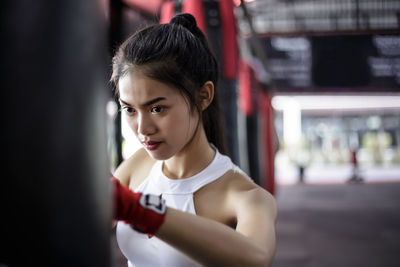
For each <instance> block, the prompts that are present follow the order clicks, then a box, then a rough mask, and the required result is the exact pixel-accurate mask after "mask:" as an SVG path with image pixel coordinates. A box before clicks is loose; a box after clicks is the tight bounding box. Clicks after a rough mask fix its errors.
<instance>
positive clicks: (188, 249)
mask: <svg viewBox="0 0 400 267" xmlns="http://www.w3.org/2000/svg"><path fill="white" fill-rule="evenodd" d="M237 197H238V199H236V200H235V201H236V203H235V208H236V211H237V220H238V221H237V227H236V231H235V230H234V229H232V228H230V227H228V226H226V225H224V224H222V223H219V222H216V221H213V220H210V219H207V218H203V217H200V216H196V215H192V214H189V213H185V212H181V211H178V210H175V209H171V208H169V209H168V210H167V214H166V220H165V223H164V224H163V225H162V226H161V228H160V229H159V231H158V232H157V233H156V236H157V237H159V238H160V239H162V240H164V241H165V242H167V243H168V244H170V245H172V246H173V247H175V248H176V249H178V250H180V251H182V252H183V253H184V254H186V255H188V256H189V257H191V258H192V259H194V260H195V261H197V262H199V263H200V264H202V265H205V266H268V265H269V264H271V262H272V259H273V256H274V253H275V220H276V204H275V201H274V198H273V197H272V196H271V195H269V193H267V192H266V191H264V190H263V189H261V188H256V189H252V190H247V191H245V192H240V193H237Z"/></svg>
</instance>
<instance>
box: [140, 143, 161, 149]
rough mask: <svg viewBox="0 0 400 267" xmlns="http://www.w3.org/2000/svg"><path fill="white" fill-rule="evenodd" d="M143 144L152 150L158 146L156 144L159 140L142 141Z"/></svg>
mask: <svg viewBox="0 0 400 267" xmlns="http://www.w3.org/2000/svg"><path fill="white" fill-rule="evenodd" d="M143 144H144V146H145V147H146V149H147V150H150V151H152V150H156V149H157V148H158V146H159V145H160V144H161V142H153V141H149V142H144V143H143Z"/></svg>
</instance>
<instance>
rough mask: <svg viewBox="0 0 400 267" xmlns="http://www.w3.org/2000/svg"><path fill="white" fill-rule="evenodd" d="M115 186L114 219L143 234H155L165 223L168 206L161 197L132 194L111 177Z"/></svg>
mask: <svg viewBox="0 0 400 267" xmlns="http://www.w3.org/2000/svg"><path fill="white" fill-rule="evenodd" d="M111 183H112V184H113V186H114V219H116V220H119V221H124V222H125V223H127V224H130V225H131V226H132V227H133V228H135V229H136V230H138V231H140V232H142V233H148V234H155V233H156V232H157V230H158V229H159V228H160V226H161V225H162V224H163V223H164V220H165V213H166V205H165V201H164V200H163V199H161V197H158V196H155V195H148V194H142V193H135V192H132V191H131V190H130V189H129V188H127V187H126V186H123V185H121V183H120V182H119V180H117V179H116V178H115V177H111Z"/></svg>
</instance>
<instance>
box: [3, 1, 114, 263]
mask: <svg viewBox="0 0 400 267" xmlns="http://www.w3.org/2000/svg"><path fill="white" fill-rule="evenodd" d="M99 4H100V1H96V0H85V1H81V0H69V1H44V0H37V1H15V0H5V1H2V8H1V11H0V20H1V21H0V27H1V28H0V29H1V31H0V33H1V36H2V38H1V49H0V51H1V52H0V53H1V63H0V66H1V116H2V120H1V129H2V130H1V133H2V135H1V147H2V151H3V153H2V154H3V160H2V174H3V175H2V178H1V179H0V181H1V182H0V214H1V216H0V217H1V223H0V246H1V247H0V266H109V265H110V259H109V258H110V257H109V235H110V231H111V228H110V227H111V191H110V188H109V183H108V177H109V167H108V160H107V154H106V153H107V151H106V141H107V140H106V121H107V117H106V113H105V105H106V101H107V99H108V98H109V95H108V93H107V87H106V85H107V83H106V80H107V77H106V68H107V65H106V64H107V50H106V39H105V38H106V35H105V27H104V26H105V25H104V24H105V21H104V19H103V18H102V17H103V16H104V14H101V13H100V7H99Z"/></svg>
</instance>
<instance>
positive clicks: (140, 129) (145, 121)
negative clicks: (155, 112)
mask: <svg viewBox="0 0 400 267" xmlns="http://www.w3.org/2000/svg"><path fill="white" fill-rule="evenodd" d="M155 131H156V127H155V125H154V122H153V121H152V119H151V118H150V117H149V116H146V115H145V114H138V119H137V133H138V134H139V135H143V136H148V135H152V134H154V133H155Z"/></svg>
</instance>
